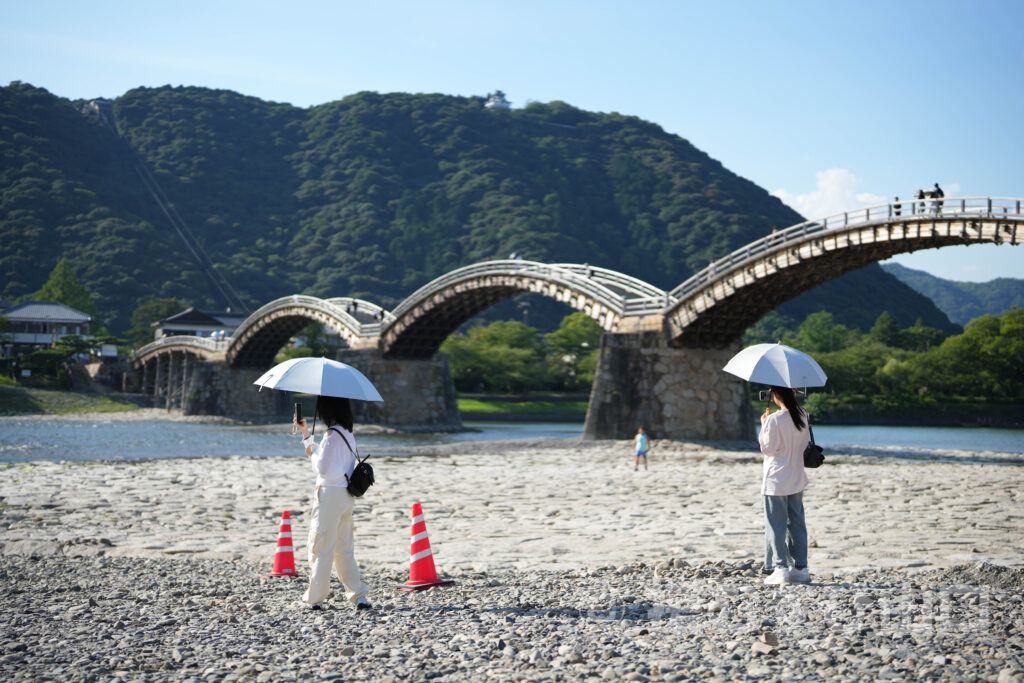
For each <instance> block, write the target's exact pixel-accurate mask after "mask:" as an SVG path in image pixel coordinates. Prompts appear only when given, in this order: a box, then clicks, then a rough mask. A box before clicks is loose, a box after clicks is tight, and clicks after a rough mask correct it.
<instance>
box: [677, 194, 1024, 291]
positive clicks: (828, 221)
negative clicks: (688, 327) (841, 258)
mask: <svg viewBox="0 0 1024 683" xmlns="http://www.w3.org/2000/svg"><path fill="white" fill-rule="evenodd" d="M1022 202H1024V200H1021V199H1019V198H1016V197H943V198H935V197H926V198H924V199H916V198H913V199H907V200H900V201H898V202H890V203H888V204H877V205H875V206H866V207H864V208H860V209H854V210H852V211H844V212H843V213H837V214H835V215H832V216H827V217H825V218H818V219H815V220H810V221H804V222H803V223H797V224H796V225H792V226H790V227H788V228H785V229H783V230H779V231H778V232H775V233H772V234H770V235H767V236H765V237H762V238H761V239H758V240H755V241H753V242H751V243H750V244H747V245H745V246H743V247H740V248H739V249H737V250H736V251H734V252H732V253H731V254H729V255H728V256H725V257H724V258H720V259H718V260H717V261H714V262H712V263H711V264H709V265H708V267H707V268H704V269H703V270H701V271H699V272H697V273H695V274H694V275H693V276H691V277H690V278H688V279H687V280H685V281H684V282H683V283H682V284H680V285H679V286H677V287H676V288H674V289H673V290H672V291H671V292H669V297H670V299H671V302H670V303H669V304H666V308H669V307H670V306H672V305H675V303H676V302H678V301H679V300H681V299H685V298H687V297H689V296H692V295H693V294H694V293H696V292H698V291H700V290H701V289H702V288H703V287H705V286H706V285H707V284H708V283H709V282H712V281H713V280H715V279H716V278H717V277H718V276H720V275H723V274H725V273H727V272H729V271H731V270H733V269H735V268H736V267H737V266H740V265H742V264H744V263H746V262H747V261H750V260H752V259H754V258H757V257H760V256H762V255H764V254H767V253H769V252H772V251H776V250H777V249H779V247H782V246H784V245H786V244H787V243H790V242H804V241H806V239H807V237H810V236H813V235H824V234H827V233H831V232H839V231H842V230H846V229H848V228H853V227H863V226H868V225H874V224H881V223H890V222H897V221H906V222H909V221H920V220H923V219H928V218H935V219H941V220H949V219H951V218H959V217H970V218H997V219H998V218H1000V217H1006V218H1009V217H1014V218H1020V217H1022V214H1021V204H1022Z"/></svg>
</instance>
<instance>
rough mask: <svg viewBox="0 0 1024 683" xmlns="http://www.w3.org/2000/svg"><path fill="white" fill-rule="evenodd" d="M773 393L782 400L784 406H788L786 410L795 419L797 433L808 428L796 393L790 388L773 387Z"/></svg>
mask: <svg viewBox="0 0 1024 683" xmlns="http://www.w3.org/2000/svg"><path fill="white" fill-rule="evenodd" d="M772 392H774V393H775V395H776V396H778V397H779V398H781V399H782V405H784V406H786V410H788V411H789V416H790V417H791V418H793V424H794V425H796V428H797V431H800V430H802V429H803V428H804V427H806V426H807V423H806V422H805V421H804V411H803V410H802V409H801V408H800V404H799V403H797V402H796V391H794V390H793V389H790V388H789V387H772Z"/></svg>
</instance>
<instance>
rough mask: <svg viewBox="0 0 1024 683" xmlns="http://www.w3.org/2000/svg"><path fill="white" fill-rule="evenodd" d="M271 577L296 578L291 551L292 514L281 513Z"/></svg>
mask: <svg viewBox="0 0 1024 683" xmlns="http://www.w3.org/2000/svg"><path fill="white" fill-rule="evenodd" d="M270 575H271V576H298V575H299V574H298V572H296V571H295V553H294V551H293V550H292V513H290V512H289V511H288V510H285V511H284V512H282V513H281V530H280V531H279V532H278V534H277V553H276V554H275V555H274V571H272V572H270Z"/></svg>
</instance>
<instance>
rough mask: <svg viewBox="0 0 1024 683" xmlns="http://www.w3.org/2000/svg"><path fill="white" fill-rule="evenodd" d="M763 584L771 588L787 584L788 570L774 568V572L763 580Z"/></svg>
mask: <svg viewBox="0 0 1024 683" xmlns="http://www.w3.org/2000/svg"><path fill="white" fill-rule="evenodd" d="M764 582H765V583H767V584H769V585H772V586H778V585H780V584H783V583H789V569H787V568H786V567H776V568H775V571H773V572H772V573H771V574H769V575H768V576H766V577H765V578H764Z"/></svg>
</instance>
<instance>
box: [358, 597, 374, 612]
mask: <svg viewBox="0 0 1024 683" xmlns="http://www.w3.org/2000/svg"><path fill="white" fill-rule="evenodd" d="M356 609H357V610H361V609H373V605H371V604H370V601H369V600H367V599H366V598H359V599H358V600H356Z"/></svg>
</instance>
